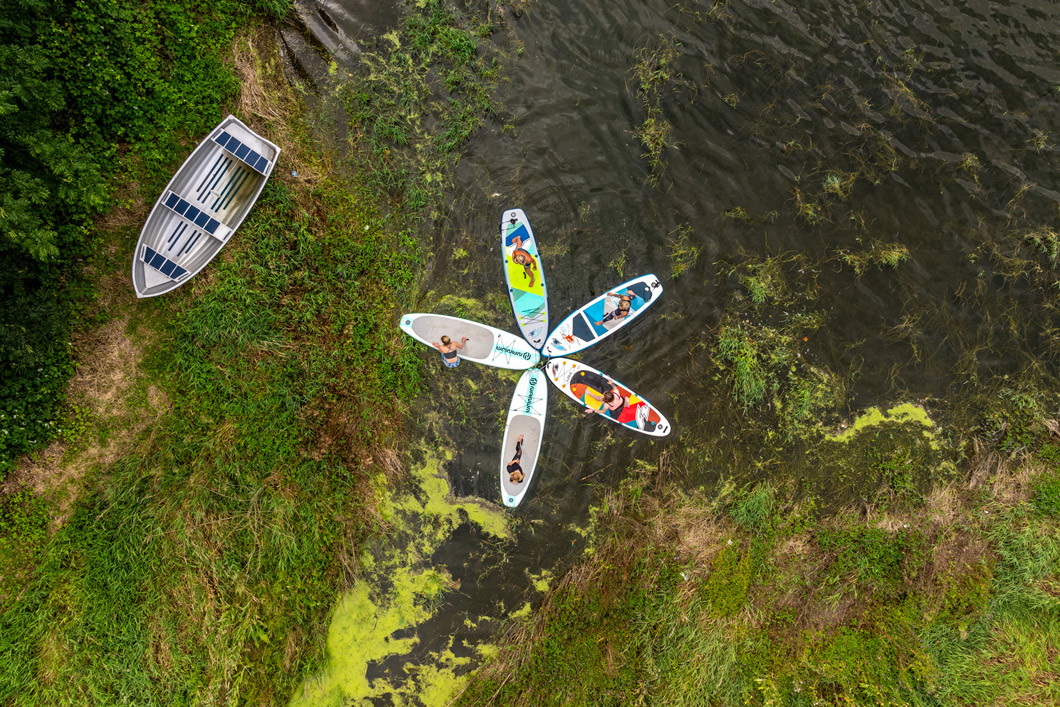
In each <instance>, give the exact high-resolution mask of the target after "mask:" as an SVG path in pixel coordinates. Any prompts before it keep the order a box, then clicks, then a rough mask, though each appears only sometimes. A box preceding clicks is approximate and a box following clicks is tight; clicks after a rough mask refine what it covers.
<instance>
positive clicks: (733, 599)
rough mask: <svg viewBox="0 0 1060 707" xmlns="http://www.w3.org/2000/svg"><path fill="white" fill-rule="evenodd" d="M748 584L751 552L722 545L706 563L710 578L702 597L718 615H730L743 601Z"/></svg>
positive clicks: (739, 607)
mask: <svg viewBox="0 0 1060 707" xmlns="http://www.w3.org/2000/svg"><path fill="white" fill-rule="evenodd" d="M750 584H751V553H750V551H747V552H742V551H741V550H739V549H738V548H736V547H734V546H730V547H726V548H725V549H724V550H722V551H721V552H720V553H718V555H717V557H715V558H714V561H713V562H711V564H710V578H709V579H708V580H707V584H706V586H705V587H704V588H703V598H704V599H706V601H707V603H708V604H709V605H710V607H711V609H712V610H713V611H714V613H716V614H717V615H719V616H732V615H734V614H736V613H737V612H738V611H740V609H742V608H743V607H744V605H745V604H746V603H747V588H748V587H749V586H750Z"/></svg>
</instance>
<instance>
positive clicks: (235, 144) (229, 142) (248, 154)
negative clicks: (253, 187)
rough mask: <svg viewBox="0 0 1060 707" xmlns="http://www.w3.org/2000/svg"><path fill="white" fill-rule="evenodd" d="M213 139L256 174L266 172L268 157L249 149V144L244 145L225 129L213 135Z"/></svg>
mask: <svg viewBox="0 0 1060 707" xmlns="http://www.w3.org/2000/svg"><path fill="white" fill-rule="evenodd" d="M213 141H214V142H216V143H217V144H218V145H220V146H221V147H223V148H224V149H225V150H227V151H228V152H230V153H232V154H233V155H235V156H236V159H238V160H239V161H240V162H243V163H245V164H246V165H248V166H249V167H250V168H251V169H253V170H254V171H255V172H257V173H258V174H266V172H267V170H268V169H269V160H268V159H266V158H265V157H264V156H263V155H259V154H258V153H257V152H255V151H254V150H252V149H250V147H249V146H247V145H244V144H243V143H242V142H240V141H239V140H237V139H236V138H234V137H232V136H231V135H229V134H228V131H227V130H222V131H221V132H219V133H218V134H217V135H214V136H213Z"/></svg>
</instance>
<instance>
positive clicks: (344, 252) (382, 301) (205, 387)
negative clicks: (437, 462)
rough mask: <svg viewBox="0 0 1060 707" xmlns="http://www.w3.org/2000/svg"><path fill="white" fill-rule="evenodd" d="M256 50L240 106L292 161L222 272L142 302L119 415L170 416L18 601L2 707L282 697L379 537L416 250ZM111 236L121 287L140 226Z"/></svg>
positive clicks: (89, 504)
mask: <svg viewBox="0 0 1060 707" xmlns="http://www.w3.org/2000/svg"><path fill="white" fill-rule="evenodd" d="M251 39H255V40H256V41H253V42H251V41H250V40H251ZM242 42H243V50H242V53H241V55H240V56H238V57H237V58H238V59H239V60H240V61H241V62H243V63H244V64H247V65H250V66H256V69H257V71H258V72H260V74H261V75H260V76H258V78H259V82H258V83H257V84H256V85H255V86H254V90H256V91H258V92H260V93H263V94H265V99H266V101H265V102H266V103H267V104H268V105H269V106H270V110H269V112H268V114H267V115H268V116H269V119H268V120H265V119H263V118H262V117H261V116H260V115H255V114H254V113H253V112H250V113H249V114H245V113H243V112H241V111H240V110H238V109H239V108H247V107H248V106H247V105H246V104H244V105H240V106H238V107H237V111H236V112H237V113H240V116H241V117H243V118H245V119H246V118H249V119H250V122H251V124H252V125H254V126H255V127H256V128H258V129H260V130H262V131H263V132H264V133H265V134H268V135H269V136H270V137H272V138H274V139H276V140H277V142H279V143H280V144H281V147H282V148H283V149H284V151H285V153H284V155H283V156H282V157H281V160H280V164H279V165H278V168H277V171H276V174H275V175H274V178H273V179H272V180H271V182H270V183H269V185H268V186H267V187H266V190H265V192H264V194H263V196H262V198H261V200H260V202H259V204H258V205H257V207H256V208H255V209H254V211H253V212H252V214H251V216H250V217H249V218H248V219H247V221H246V223H245V224H244V226H243V227H242V228H241V230H240V235H239V237H238V238H237V239H235V240H234V242H233V243H232V244H230V245H229V247H228V248H226V249H225V251H224V254H223V256H222V257H221V258H219V259H218V260H217V261H216V262H215V263H214V264H213V265H212V266H211V268H210V271H209V272H208V273H205V274H203V275H202V276H200V277H199V278H197V281H196V282H193V283H191V284H190V285H189V286H187V287H185V288H184V291H183V292H180V293H178V294H177V295H176V296H173V297H167V298H160V299H158V300H150V301H147V302H143V303H139V304H136V305H135V309H134V311H133V312H132V319H131V324H130V333H131V334H132V336H133V338H134V340H137V341H139V342H140V343H141V345H142V346H144V347H146V355H145V357H144V364H143V370H142V371H141V372H136V371H133V370H130V371H128V374H129V375H137V374H138V375H139V378H138V380H137V382H136V383H135V384H134V386H133V389H132V390H130V392H129V394H128V398H127V401H126V402H127V404H128V405H131V406H134V407H135V406H140V408H141V412H142V413H143V414H145V415H156V414H157V413H156V412H155V410H154V409H153V407H154V406H151V405H149V404H148V402H147V400H148V397H149V396H148V395H147V393H146V390H147V389H148V388H151V389H152V390H154V389H160V390H161V392H162V394H163V397H164V400H165V401H166V402H165V403H164V404H163V405H162V406H161V407H162V408H163V412H162V413H161V414H160V415H159V417H158V418H157V419H156V421H155V422H154V423H153V424H152V425H150V427H149V428H148V429H146V430H143V431H142V433H141V435H140V437H139V439H137V440H135V441H134V442H132V443H131V444H130V447H129V448H128V449H127V450H126V453H125V454H124V455H122V456H121V458H119V459H118V460H116V461H115V462H114V463H113V464H110V465H109V466H105V467H101V468H97V469H96V470H95V471H94V473H93V474H90V475H89V477H88V480H87V484H86V487H85V489H84V490H83V491H82V492H81V498H80V500H79V502H77V503H76V505H75V506H74V508H73V510H72V515H71V517H70V518H69V521H68V522H67V523H66V524H65V525H63V526H62V527H60V528H59V529H58V530H57V531H56V532H55V533H54V535H53V536H52V537H51V539H50V541H48V542H47V544H46V545H43V546H42V548H41V549H40V550H39V551H38V553H37V557H38V560H39V565H38V566H37V567H36V570H35V578H34V581H32V582H31V583H30V584H29V585H28V586H27V587H26V588H25V589H24V590H23V591H22V592H21V594H20V595H19V596H18V598H17V599H16V600H15V601H13V602H10V603H8V604H7V605H6V606H5V607H4V613H3V614H2V616H0V702H5V703H10V704H27V705H28V704H34V705H39V704H112V703H123V702H131V703H134V704H140V705H148V704H165V705H173V704H190V703H207V704H214V703H239V702H246V703H251V704H267V703H282V702H285V701H286V699H287V697H288V695H289V694H290V693H291V692H292V691H293V689H294V685H295V684H296V683H297V681H298V679H299V678H300V676H301V675H302V674H303V673H304V671H306V670H307V669H309V667H310V665H309V664H310V663H311V662H312V660H313V658H312V656H314V655H319V651H320V647H321V643H322V640H323V622H324V620H325V619H326V616H327V613H328V611H329V607H330V606H331V604H332V602H333V601H334V598H335V596H336V595H337V594H338V593H339V591H340V588H341V587H342V586H343V582H344V578H343V568H344V567H345V568H346V570H347V571H348V570H349V569H350V567H351V564H350V563H352V562H353V560H352V558H353V556H354V551H355V548H356V547H357V546H358V545H359V544H360V542H361V541H362V540H363V539H364V537H365V536H366V534H370V533H371V532H373V531H372V528H373V512H372V508H371V507H370V506H371V499H372V497H373V494H372V491H371V485H370V482H369V481H368V478H369V476H368V475H369V474H370V473H375V472H377V471H379V470H378V468H377V467H376V465H375V462H374V461H373V453H374V452H377V451H378V450H381V449H383V448H384V447H385V445H387V444H388V443H390V442H392V441H393V440H394V439H395V436H396V434H398V433H399V431H400V430H399V425H400V422H399V421H400V410H401V401H402V400H403V399H407V397H408V396H410V395H412V394H414V393H415V391H416V389H417V385H418V378H417V372H416V371H417V370H418V369H417V367H416V366H414V365H411V360H410V358H409V357H408V354H407V352H406V349H405V348H404V345H403V342H402V341H401V339H400V338H399V337H398V335H397V334H396V333H395V329H394V327H393V326H392V325H393V320H394V318H395V317H396V313H395V303H396V302H399V301H400V300H401V297H402V296H404V294H405V293H406V292H407V291H408V289H409V285H410V282H411V278H412V274H413V271H412V269H411V263H412V259H413V258H415V256H416V247H415V243H414V241H412V239H411V238H410V237H409V235H408V234H407V233H404V232H402V231H401V229H400V227H399V226H395V224H392V223H388V222H386V221H385V220H383V219H382V218H380V217H378V216H377V214H376V213H375V212H374V211H373V210H372V208H371V206H370V204H371V203H373V201H374V200H373V199H372V198H370V197H366V192H364V191H363V190H359V188H358V187H356V185H350V184H345V183H341V182H339V181H337V180H336V179H335V178H334V177H333V176H331V174H332V173H331V172H330V171H329V169H328V165H325V164H323V163H322V162H321V160H320V157H319V156H318V155H316V154H314V153H313V151H312V148H311V147H309V146H308V139H307V138H306V136H305V135H304V134H303V132H302V130H303V129H302V128H301V124H300V122H299V116H298V114H297V109H296V105H297V104H296V101H295V100H294V99H293V97H292V96H291V95H290V93H289V91H290V89H288V88H287V87H286V84H285V83H284V81H283V78H282V76H281V75H280V73H279V71H280V70H279V65H278V57H276V56H273V55H272V54H271V53H270V52H271V51H274V50H270V49H265V50H255V49H253V48H252V47H253V46H258V47H261V46H265V47H270V46H271V42H270V41H268V38H267V37H266V36H265V35H261V36H258V37H245V38H244V40H242ZM244 78H246V77H244ZM248 91H249V89H245V90H244V93H247V92H248ZM244 98H245V100H246V99H247V97H246V96H245V97H244ZM258 98H261V96H258ZM292 169H297V170H298V171H299V173H300V174H302V175H316V176H317V179H315V180H314V181H313V183H312V185H310V184H308V183H307V182H306V181H303V180H297V179H294V178H292V177H290V176H289V175H290V171H291V170H292ZM112 238H114V239H116V240H117V243H118V244H119V247H116V248H115V249H114V250H115V255H114V256H113V257H112V258H110V261H109V262H105V263H103V267H104V268H112V270H111V271H112V272H115V273H121V272H124V271H125V269H126V265H127V263H126V257H125V255H126V252H127V248H126V247H125V246H126V245H127V244H128V243H131V242H132V241H133V240H134V239H135V230H134V228H128V229H126V230H125V231H124V232H123V233H121V234H120V235H117V236H112ZM115 277H117V276H115ZM133 306H134V305H133V303H132V302H131V301H130V299H129V298H128V297H127V296H118V297H115V298H113V299H112V301H111V303H110V307H111V309H110V311H109V313H108V314H107V315H105V316H114V317H122V316H128V315H129V311H128V308H132V307H133ZM155 397H157V393H155ZM384 410H385V412H384Z"/></svg>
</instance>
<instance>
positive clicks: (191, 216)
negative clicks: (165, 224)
mask: <svg viewBox="0 0 1060 707" xmlns="http://www.w3.org/2000/svg"><path fill="white" fill-rule="evenodd" d="M162 203H163V204H165V205H166V206H167V207H169V209H170V210H172V211H174V212H175V213H176V214H177V215H178V216H181V217H183V218H185V219H187V220H188V221H190V222H191V223H193V224H195V225H196V226H198V227H199V228H201V229H202V230H204V231H206V232H207V233H209V234H210V235H211V236H213V237H214V238H217V239H218V240H222V241H223V240H225V239H226V238H228V236H229V235H231V233H232V231H231V230H230V229H229V228H228V226H225V225H224V224H223V223H221V222H220V221H218V220H217V219H215V218H213V217H212V216H210V215H209V214H208V213H206V212H205V211H203V210H201V209H199V208H197V207H195V206H192V205H191V204H190V203H189V202H188V201H187V200H185V199H182V198H181V197H179V196H177V195H176V194H174V193H173V192H169V194H167V195H166V198H165V199H163V200H162Z"/></svg>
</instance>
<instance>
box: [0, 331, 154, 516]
mask: <svg viewBox="0 0 1060 707" xmlns="http://www.w3.org/2000/svg"><path fill="white" fill-rule="evenodd" d="M128 323H129V319H128V317H123V318H120V319H114V320H111V321H110V322H107V323H106V324H103V325H102V326H100V327H97V328H96V329H92V330H90V331H87V332H84V333H81V334H78V335H77V336H75V337H74V346H75V350H76V351H77V359H78V365H77V371H76V372H75V373H74V376H73V377H72V378H71V380H70V385H69V388H68V392H67V400H68V401H69V403H70V405H71V407H72V408H73V409H75V410H76V409H80V410H82V411H85V412H87V413H88V415H87V418H82V419H87V422H86V425H85V429H84V430H83V431H82V432H81V433H80V434H78V436H77V437H76V438H75V439H67V440H59V441H56V442H53V443H52V444H51V445H49V446H48V447H47V448H46V449H45V450H44V451H42V452H39V453H36V454H31V455H27V456H26V457H24V458H23V459H22V461H21V463H20V464H19V466H18V468H17V469H16V470H15V472H14V473H12V474H11V475H9V476H8V478H7V479H6V480H5V483H4V488H3V491H4V492H5V493H12V492H15V491H18V490H20V489H24V488H28V489H32V491H33V492H34V494H36V495H37V496H47V497H49V498H51V499H53V500H54V501H55V515H54V517H53V522H54V523H56V524H61V523H63V522H65V520H66V518H67V517H68V516H69V512H70V509H71V508H72V506H73V503H74V501H76V499H77V498H78V496H79V495H80V491H81V487H82V485H83V482H84V480H85V478H86V476H87V475H88V473H89V472H90V471H91V470H93V469H97V468H105V467H107V466H109V465H110V464H112V463H114V461H116V460H117V459H118V458H119V457H120V456H122V455H123V454H125V453H126V452H127V451H128V449H129V447H130V446H131V444H132V442H133V441H134V440H135V439H136V438H137V436H138V433H139V432H140V431H141V430H143V429H144V428H145V427H146V426H147V425H148V424H150V423H151V422H153V421H154V420H156V419H157V418H158V416H159V415H160V414H161V412H162V411H164V410H165V409H166V408H167V407H168V405H169V402H168V399H167V398H166V396H165V394H164V393H163V392H162V391H161V390H159V389H158V388H156V387H154V386H150V387H148V389H147V395H146V397H147V409H146V410H145V409H143V406H136V408H135V409H133V407H132V405H131V400H130V398H131V393H132V390H133V385H134V382H135V381H136V377H137V376H138V375H139V374H140V373H139V371H140V362H141V359H142V358H143V352H142V350H141V349H140V347H139V346H137V345H136V344H134V343H133V341H132V340H131V339H130V338H129V336H128V335H127V333H126V329H127V326H128ZM103 429H118V430H120V433H119V434H113V435H100V434H99V431H100V430H103ZM101 439H102V440H105V441H101Z"/></svg>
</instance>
